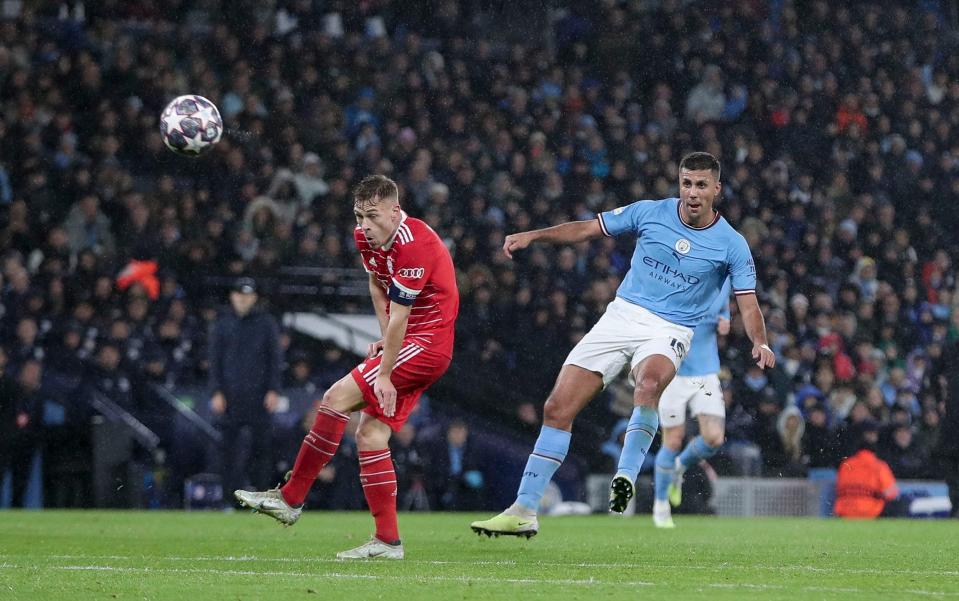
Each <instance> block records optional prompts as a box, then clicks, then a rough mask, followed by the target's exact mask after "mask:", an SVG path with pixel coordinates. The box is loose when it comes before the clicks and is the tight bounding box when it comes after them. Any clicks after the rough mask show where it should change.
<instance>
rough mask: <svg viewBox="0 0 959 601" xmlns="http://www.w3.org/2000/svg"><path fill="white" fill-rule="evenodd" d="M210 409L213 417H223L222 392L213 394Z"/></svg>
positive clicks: (224, 401)
mask: <svg viewBox="0 0 959 601" xmlns="http://www.w3.org/2000/svg"><path fill="white" fill-rule="evenodd" d="M210 409H212V410H213V414H214V415H223V412H224V411H226V397H225V396H223V393H222V392H218V393H216V394H214V395H213V398H212V399H210Z"/></svg>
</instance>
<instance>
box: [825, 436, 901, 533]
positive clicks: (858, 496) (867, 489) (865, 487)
mask: <svg viewBox="0 0 959 601" xmlns="http://www.w3.org/2000/svg"><path fill="white" fill-rule="evenodd" d="M897 496H899V489H898V488H897V487H896V477H895V476H893V475H892V470H891V469H889V464H887V463H886V462H885V461H883V460H882V459H880V458H878V457H876V454H875V453H873V452H872V451H870V450H868V449H860V451H859V452H858V453H856V454H855V455H853V456H852V457H849V458H847V459H845V460H844V461H843V462H842V463H840V464H839V473H838V474H837V475H836V504H835V506H834V507H833V511H834V513H835V514H836V515H837V516H839V517H844V518H875V517H878V516H879V514H880V513H882V510H883V508H884V507H885V506H886V501H891V500H893V499H895V498H896V497H897Z"/></svg>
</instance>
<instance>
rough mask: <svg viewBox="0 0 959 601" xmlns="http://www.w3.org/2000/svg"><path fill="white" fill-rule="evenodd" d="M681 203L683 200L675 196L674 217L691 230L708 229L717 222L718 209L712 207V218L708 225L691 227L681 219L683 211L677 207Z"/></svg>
mask: <svg viewBox="0 0 959 601" xmlns="http://www.w3.org/2000/svg"><path fill="white" fill-rule="evenodd" d="M682 204H683V201H682V200H680V199H679V198H677V199H676V217H678V218H679V222H680V223H682V224H683V225H684V226H686V227H688V228H689V229H691V230H697V231H702V230H708V229H709V228H711V227H713V226H714V225H716V223H718V222H719V211H717V210H716V209H713V220H712V221H710V222H709V224H708V225H704V226H702V227H693V226H691V225H689V224H688V223H686V222H685V221H684V220H683V212H682V211H680V210H679V207H680V206H681V205H682Z"/></svg>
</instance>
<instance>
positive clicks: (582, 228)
mask: <svg viewBox="0 0 959 601" xmlns="http://www.w3.org/2000/svg"><path fill="white" fill-rule="evenodd" d="M602 236H603V230H602V229H601V228H600V227H599V222H598V221H596V220H595V219H590V220H589V221H570V222H567V223H561V224H560V225H554V226H552V227H546V228H543V229H539V230H532V231H529V232H519V233H516V234H510V235H509V236H506V240H504V241H503V252H504V253H506V256H507V257H509V258H510V259H512V258H513V251H517V250H522V249H524V248H526V247H527V246H529V245H530V244H532V243H533V242H548V243H550V244H576V243H577V242H585V241H586V240H592V239H594V238H601V237H602Z"/></svg>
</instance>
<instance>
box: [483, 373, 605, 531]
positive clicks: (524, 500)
mask: <svg viewBox="0 0 959 601" xmlns="http://www.w3.org/2000/svg"><path fill="white" fill-rule="evenodd" d="M602 388H603V377H602V376H601V375H600V374H598V373H596V372H593V371H590V370H588V369H585V368H583V367H579V366H578V365H570V364H567V365H564V366H563V368H562V369H561V370H560V372H559V376H557V378H556V384H555V385H554V386H553V391H552V392H551V393H550V395H549V398H547V400H546V405H545V407H544V408H543V427H542V429H541V430H540V433H539V437H538V438H537V439H536V444H535V445H534V446H533V452H532V453H530V456H529V459H528V460H527V462H526V468H525V469H524V470H523V478H522V480H521V481H520V485H519V490H518V492H517V496H516V502H514V503H513V505H511V506H510V507H509V508H508V509H507V510H506V511H504V512H503V513H501V514H499V515H498V516H496V517H494V518H492V519H489V520H482V521H477V522H473V523H472V524H471V525H470V526H471V528H472V529H473V531H474V532H477V533H478V534H487V535H493V534H497V535H498V534H511V535H523V536H527V537H529V536H532V535H534V534H536V532H537V530H538V528H539V524H538V522H537V520H536V512H537V509H538V508H539V502H540V500H541V499H542V498H543V493H544V492H545V490H546V486H547V485H548V484H549V481H550V480H551V479H552V477H553V474H555V473H556V470H557V469H559V466H560V465H562V463H563V460H564V459H565V458H566V453H567V451H568V450H569V440H570V430H571V429H572V427H573V420H574V419H575V418H576V416H577V415H578V414H579V412H580V411H582V409H583V407H585V406H586V404H587V403H589V401H590V399H592V398H593V397H594V396H595V395H596V393H597V392H599V391H600V390H602Z"/></svg>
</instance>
